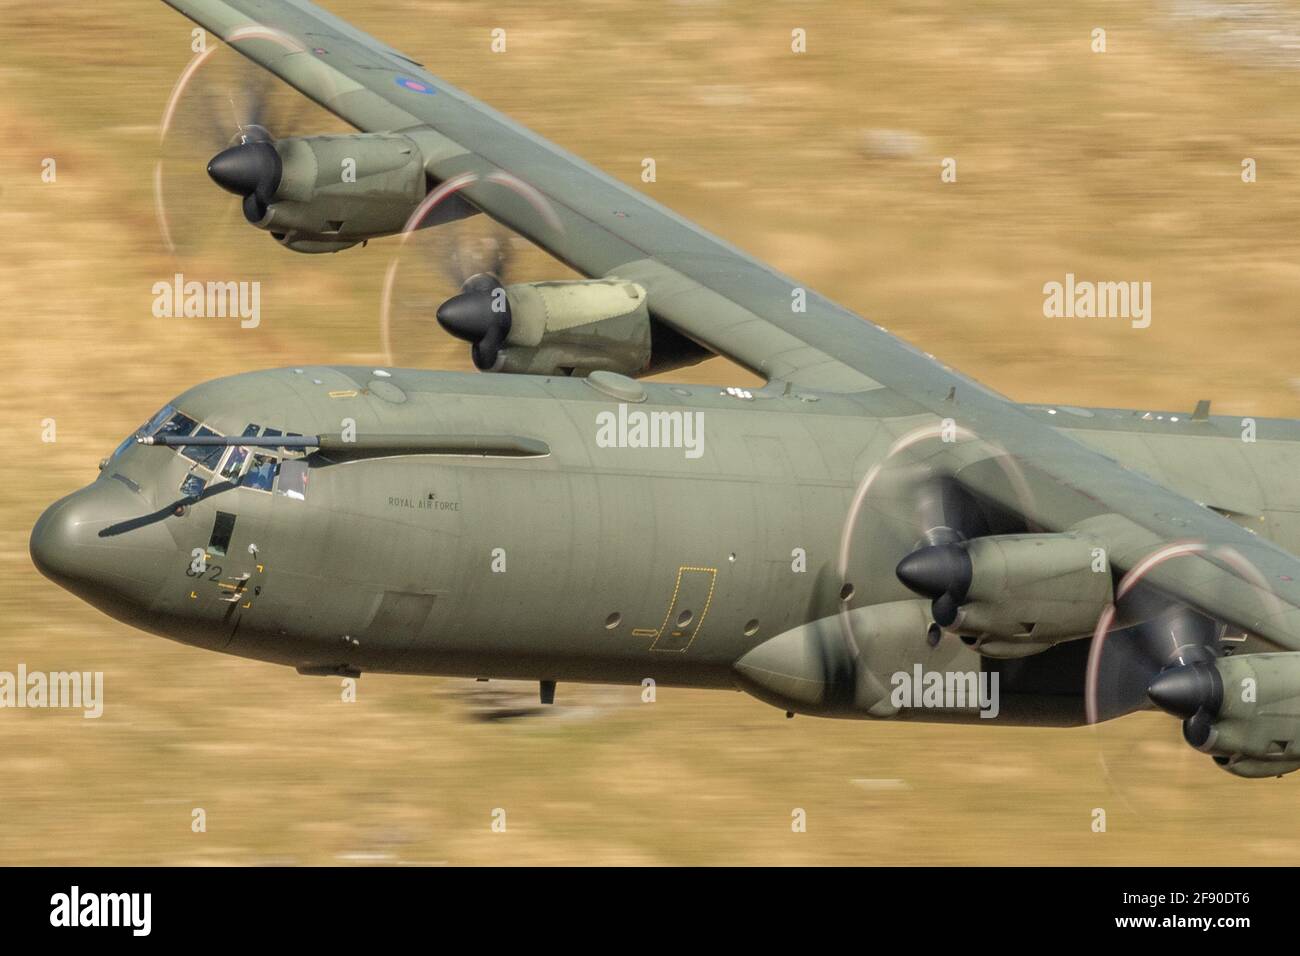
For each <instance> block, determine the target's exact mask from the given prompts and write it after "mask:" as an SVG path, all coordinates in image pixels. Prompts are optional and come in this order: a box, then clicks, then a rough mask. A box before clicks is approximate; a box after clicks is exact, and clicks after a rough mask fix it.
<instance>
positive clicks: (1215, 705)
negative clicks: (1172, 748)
mask: <svg viewBox="0 0 1300 956" xmlns="http://www.w3.org/2000/svg"><path fill="white" fill-rule="evenodd" d="M1147 693H1148V694H1149V696H1150V698H1151V700H1152V702H1153V703H1155V704H1156V706H1158V707H1160V708H1161V709H1163V710H1165V711H1168V712H1169V713H1171V714H1173V715H1175V716H1177V717H1182V718H1183V738H1184V739H1185V740H1186V741H1187V742H1188V743H1189V744H1191V745H1192V746H1193V747H1195V748H1196V749H1197V750H1199V751H1201V752H1202V753H1207V754H1210V755H1211V756H1213V757H1214V762H1215V763H1217V764H1218V765H1219V766H1220V767H1222V768H1223V769H1224V770H1226V771H1228V772H1229V773H1231V774H1235V775H1237V776H1239V777H1279V776H1281V775H1282V774H1285V773H1291V772H1292V771H1294V770H1300V652H1288V653H1279V654H1244V655H1241V656H1239V657H1221V658H1218V659H1217V660H1214V661H1204V662H1199V663H1195V664H1184V665H1180V666H1176V667H1170V668H1167V669H1165V670H1163V671H1161V672H1160V673H1159V674H1158V675H1156V677H1155V679H1154V680H1153V681H1152V682H1151V685H1150V687H1149V688H1148V691H1147Z"/></svg>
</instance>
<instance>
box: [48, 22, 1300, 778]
mask: <svg viewBox="0 0 1300 956" xmlns="http://www.w3.org/2000/svg"><path fill="white" fill-rule="evenodd" d="M168 2H169V3H170V5H171V6H173V7H175V8H176V9H177V10H179V11H180V12H181V13H183V14H184V15H185V16H187V17H189V18H191V19H192V20H194V21H195V22H197V23H198V24H200V25H201V26H202V27H204V28H206V29H207V30H208V31H209V32H211V33H213V34H215V35H217V36H219V37H221V38H222V39H223V40H224V41H225V42H226V43H227V44H228V45H229V46H230V47H232V48H233V49H235V50H237V51H238V52H239V53H241V54H243V55H244V56H245V57H247V58H249V59H251V60H252V61H253V62H254V63H256V64H259V65H260V66H262V67H264V68H265V69H266V70H269V71H270V72H271V73H272V74H274V75H275V76H277V77H279V78H280V79H281V80H283V81H284V82H285V83H287V84H289V85H290V86H292V87H294V88H296V89H297V90H298V91H300V92H301V93H303V94H305V95H306V96H307V97H309V98H310V99H312V100H314V101H315V102H316V103H318V104H320V105H321V106H323V107H325V108H326V109H327V110H329V111H331V112H332V113H334V114H336V115H337V116H338V117H340V118H341V119H343V120H344V121H346V122H347V123H348V124H350V125H351V126H352V127H354V128H355V129H356V130H357V131H358V132H356V133H353V134H347V135H330V136H307V137H298V138H282V139H278V140H277V139H275V138H273V136H272V135H271V133H270V132H268V131H267V130H265V129H262V128H257V127H250V128H248V129H246V130H245V131H244V133H243V135H242V137H241V138H240V140H239V141H238V142H236V143H235V145H233V146H232V147H230V148H229V149H227V150H225V151H223V152H221V153H220V154H219V155H217V156H215V157H213V159H212V161H211V165H210V166H209V173H210V175H211V177H212V178H213V179H214V180H215V181H216V183H217V184H218V185H220V186H221V187H223V188H225V189H227V190H229V191H231V192H234V193H236V194H237V195H238V196H240V197H241V201H242V204H243V211H244V214H245V216H246V218H247V219H248V221H249V223H250V224H251V225H252V226H254V227H256V228H258V229H261V230H264V231H266V232H269V233H270V234H271V236H272V237H273V238H274V239H275V240H276V241H278V242H279V243H281V244H282V245H284V246H286V247H288V248H289V249H292V250H295V251H299V252H304V253H311V252H332V251H338V250H342V249H346V248H348V247H350V246H355V245H357V244H359V243H364V242H366V241H368V240H370V239H376V238H379V237H382V236H386V235H394V234H398V233H401V232H403V231H404V230H406V229H408V228H410V227H411V224H412V223H414V224H415V225H419V226H425V225H429V226H430V227H431V228H439V226H438V225H437V223H439V222H446V221H447V220H450V219H453V218H456V217H461V216H470V215H478V214H483V215H486V216H487V217H489V218H490V219H492V220H495V221H497V222H498V223H501V224H503V225H504V226H506V227H508V228H510V229H512V230H514V231H515V232H517V233H518V234H520V235H522V236H523V237H525V238H526V239H527V240H529V241H531V242H532V243H534V244H536V245H537V246H540V247H541V248H542V249H544V250H546V251H547V252H549V253H550V254H551V255H553V256H554V257H555V258H556V259H557V260H559V261H560V262H563V263H565V264H567V265H568V266H570V267H572V268H573V269H574V270H576V271H577V272H578V273H579V274H581V275H583V276H586V277H587V278H586V279H583V280H573V281H563V282H560V281H557V282H537V283H520V284H514V285H502V284H501V282H500V281H499V280H498V279H497V277H496V276H494V275H491V274H482V275H477V276H474V277H473V278H471V279H470V280H469V281H468V282H467V283H466V284H465V287H464V288H463V290H462V291H461V292H460V294H458V295H457V296H455V297H454V298H452V299H450V300H448V301H447V302H446V303H444V304H443V306H442V307H441V308H440V309H438V310H437V315H436V316H429V321H431V322H432V321H435V319H436V321H437V322H439V323H440V324H441V325H442V326H443V327H444V328H445V329H446V330H447V331H449V332H450V333H451V334H453V335H455V336H458V337H460V338H462V339H465V340H467V341H468V342H469V343H470V345H471V348H472V356H473V360H474V363H475V365H476V366H477V368H478V369H480V370H481V371H482V372H484V373H487V374H477V373H468V374H462V373H452V372H437V371H422V370H413V369H404V368H369V367H350V366H348V367H302V368H283V369H275V370H271V371H259V372H250V373H248V374H243V375H237V376H234V377H231V378H225V379H220V380H217V381H212V382H207V383H205V384H202V385H198V386H196V387H195V388H192V389H190V390H189V391H187V392H185V393H184V394H182V395H180V396H178V397H176V398H175V399H173V400H172V401H171V402H170V403H168V404H167V405H166V406H165V407H163V408H162V409H161V410H160V411H159V412H158V413H157V414H156V415H155V416H154V417H153V418H152V419H150V420H149V421H148V422H147V423H146V424H145V425H143V426H142V427H141V428H140V429H139V430H138V431H137V432H136V433H135V434H133V435H131V436H128V437H127V439H126V440H125V441H123V442H122V444H121V445H120V446H119V447H118V449H117V450H116V451H115V452H114V453H113V454H112V455H111V457H109V458H108V459H106V461H105V462H104V464H103V465H102V467H101V473H100V475H99V477H98V478H97V479H96V480H95V481H94V482H92V483H91V484H90V485H88V486H87V487H85V488H82V489H81V490H79V491H76V492H74V493H73V494H71V495H69V496H68V497H66V498H63V499H62V500H60V501H58V502H56V503H55V504H53V505H52V506H51V507H50V508H49V510H47V511H46V512H45V513H44V515H42V516H41V518H40V520H39V521H38V522H37V524H36V526H35V528H34V530H33V531H32V537H31V553H32V557H33V560H34V562H35V564H36V565H37V567H38V568H39V569H40V570H41V571H42V572H43V573H44V574H46V575H47V576H48V577H50V578H51V579H53V580H54V581H56V582H58V583H59V584H61V585H62V586H64V587H66V588H68V589H69V590H70V591H72V592H73V593H75V594H77V595H79V596H81V597H83V598H84V599H86V600H87V601H89V602H91V603H93V604H95V605H96V606H97V607H99V608H101V609H103V610H104V611H106V612H107V613H109V614H111V615H113V616H114V617H117V618H119V619H121V620H123V621H126V622H128V623H130V624H132V625H134V626H137V627H139V628H143V629H145V630H148V631H151V632H154V633H156V634H160V635H163V636H166V637H169V638H172V639H175V640H178V641H182V642H184V643H187V644H193V645H195V646H198V647H203V648H208V649H211V650H216V651H223V652H225V653H229V654H237V655H241V656H245V657H250V658H255V659H259V660H264V661H272V662H276V663H280V664H286V665H290V666H292V667H295V668H297V670H298V671H299V672H301V673H304V674H317V675H321V674H329V675H358V674H361V673H363V672H365V671H377V672H385V673H403V674H426V675H460V676H466V677H487V678H492V677H500V678H517V679H527V680H535V681H538V682H539V684H540V687H541V696H542V700H543V701H544V702H549V701H550V700H552V699H553V697H554V694H555V685H556V682H557V681H591V682H626V683H630V684H638V683H643V682H645V681H649V680H652V681H656V682H658V683H661V684H664V685H675V686H689V687H705V688H718V689H736V688H739V689H743V690H745V691H747V692H749V693H750V694H752V695H754V696H755V697H757V698H759V699H760V700H763V701H766V702H768V703H770V704H773V705H775V706H776V707H778V708H780V709H782V710H784V711H786V712H787V713H788V714H795V713H798V714H814V715H821V716H828V717H856V718H899V719H920V720H940V721H953V720H970V721H973V722H981V721H984V720H985V719H987V718H992V719H991V720H988V722H989V723H998V722H1002V723H1020V724H1025V723H1029V724H1044V725H1070V724H1080V723H1084V722H1093V721H1100V720H1106V719H1110V718H1114V717H1118V716H1120V715H1123V714H1126V713H1129V712H1132V711H1134V710H1137V709H1141V708H1146V707H1151V706H1152V705H1153V704H1154V705H1155V706H1158V707H1160V708H1162V709H1164V710H1166V711H1168V712H1170V713H1172V714H1174V715H1176V716H1177V717H1180V718H1182V719H1183V734H1184V736H1185V738H1186V740H1187V742H1188V743H1189V744H1190V745H1192V746H1193V747H1195V748H1197V749H1199V750H1201V751H1203V752H1205V753H1206V754H1208V755H1210V756H1211V757H1212V758H1213V759H1214V761H1215V762H1216V763H1217V764H1218V765H1219V766H1221V767H1223V768H1224V769H1226V770H1228V771H1229V772H1231V773H1234V774H1236V775H1238V776H1242V777H1264V776H1278V775H1281V774H1285V773H1289V772H1291V771H1294V770H1296V769H1300V559H1297V557H1296V556H1295V554H1294V553H1292V552H1293V551H1300V495H1297V493H1296V488H1295V479H1294V475H1295V474H1296V473H1297V471H1298V470H1300V423H1298V422H1292V421H1280V420H1263V419H1261V420H1258V421H1255V420H1250V419H1247V420H1244V421H1243V420H1240V419H1235V418H1234V419H1229V418H1224V417H1219V416H1212V415H1210V414H1209V405H1208V402H1202V403H1200V404H1199V405H1198V406H1197V408H1196V409H1195V411H1193V412H1192V413H1190V414H1187V413H1179V412H1172V413H1171V412H1156V411H1145V410H1136V411H1126V410H1113V409H1091V408H1077V407H1053V406H1026V405H1020V404H1017V403H1015V402H1013V401H1011V400H1009V399H1007V398H1005V397H1003V396H1001V395H999V394H997V393H995V392H993V391H991V390H990V389H988V388H986V387H984V386H982V385H980V384H978V383H977V382H974V381H972V380H971V379H969V378H966V377H965V376H963V375H961V374H960V373H958V372H956V371H954V370H952V369H950V368H947V367H946V366H944V365H942V364H941V363H939V362H937V361H935V360H934V359H933V358H931V357H929V356H928V355H926V354H924V353H922V352H920V351H918V350H917V349H915V348H913V347H911V346H909V345H907V344H905V343H903V342H901V341H899V340H898V339H896V338H894V337H892V336H891V335H889V334H888V333H887V332H886V331H885V330H884V329H882V328H880V327H879V326H876V325H874V324H872V323H871V322H869V321H866V320H864V319H862V318H860V317H859V316H857V315H854V314H852V313H850V312H848V311H847V310H845V309H843V308H841V307H840V306H837V305H836V304H834V303H833V302H830V301H828V300H826V299H825V298H823V297H821V296H819V295H817V294H816V293H815V292H813V291H811V290H807V289H805V288H803V287H802V286H800V285H798V284H797V283H796V282H794V281H793V280H791V279H788V278H786V277H784V276H782V275H780V274H778V273H776V272H775V271H773V270H772V269H770V268H768V267H767V266H765V265H763V264H762V263H760V262H757V261H755V260H754V259H753V258H751V257H750V256H748V255H746V254H745V253H744V252H742V251H740V250H739V249H736V248H735V247H733V246H731V245H728V244H727V243H726V242H724V241H722V240H720V239H718V238H716V237H714V236H711V235H709V234H707V233H706V232H704V231H702V230H701V229H699V228H697V227H695V226H694V225H692V224H691V223H689V222H687V221H686V220H684V219H682V218H681V217H679V216H676V215H674V214H673V213H672V212H670V211H669V210H667V209H665V208H663V207H662V206H660V205H658V204H656V203H655V202H654V201H652V200H650V199H648V198H646V197H645V196H643V195H641V194H639V193H638V192H636V191H634V190H633V189H630V188H628V187H626V186H624V185H622V184H620V183H619V182H616V181H615V180H613V179H611V178H610V177H608V176H606V175H604V174H602V173H600V172H598V171H597V170H595V169H593V168H592V167H590V166H588V165H587V164H585V163H584V162H582V161H581V160H579V159H577V158H576V157H574V156H572V155H569V154H568V153H566V152H564V151H563V150H561V149H559V148H557V147H556V146H554V145H552V144H551V143H549V142H546V141H545V140H543V139H541V138H540V137H538V136H537V135H535V134H533V133H531V132H530V131H529V130H527V129H525V128H523V127H521V126H520V125H518V124H517V123H514V122H512V121H511V120H510V119H508V118H507V117H505V116H503V115H501V114H500V113H497V112H495V111H494V110H492V109H490V108H489V107H488V106H486V105H484V104H483V103H480V102H478V101H476V100H475V99H473V98H472V97H470V96H468V95H467V94H465V93H464V92H462V91H460V90H458V89H456V88H454V87H452V86H450V85H448V84H447V83H445V82H443V81H442V80H440V79H439V78H438V77H436V76H434V75H433V74H432V73H430V72H429V71H427V70H426V69H425V68H424V66H422V65H421V64H419V63H417V62H416V61H414V60H413V59H411V58H410V57H408V56H406V55H404V54H402V53H399V52H398V51H397V50H395V49H393V48H392V47H389V46H387V45H386V44H384V43H382V42H380V41H378V40H375V39H373V38H371V37H369V36H366V35H365V34H363V33H361V32H359V31H358V30H356V29H354V28H353V27H352V26H350V25H348V24H347V23H344V22H342V21H341V20H339V19H338V18H336V17H334V16H332V15H331V14H329V13H327V12H326V11H324V10H322V9H320V8H318V7H316V6H313V5H312V4H310V3H307V2H305V0H168ZM349 163H350V164H351V171H352V175H346V176H345V175H340V169H345V168H347V167H348V165H349ZM233 201H234V200H232V202H233ZM715 354H716V355H720V356H725V357H726V358H728V359H730V360H732V361H734V362H736V363H738V364H739V365H741V366H743V367H745V368H748V369H750V370H752V371H754V372H756V373H758V374H759V375H760V376H762V378H763V379H764V380H765V382H766V384H765V385H764V386H763V387H761V388H756V389H748V388H739V387H724V386H718V387H703V386H698V385H689V386H687V385H677V384H669V383H664V382H660V381H655V382H647V381H638V378H639V377H642V376H645V375H647V374H650V373H661V372H665V371H671V370H673V369H677V368H681V367H683V366H686V365H690V364H693V363H696V362H698V361H700V360H702V359H703V358H706V357H708V356H711V355H715Z"/></svg>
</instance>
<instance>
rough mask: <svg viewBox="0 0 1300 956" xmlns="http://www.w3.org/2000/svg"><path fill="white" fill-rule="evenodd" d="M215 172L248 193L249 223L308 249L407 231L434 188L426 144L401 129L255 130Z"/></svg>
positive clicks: (219, 160) (213, 165)
mask: <svg viewBox="0 0 1300 956" xmlns="http://www.w3.org/2000/svg"><path fill="white" fill-rule="evenodd" d="M208 175H209V176H211V177H212V179H213V181H214V182H216V183H217V185H219V186H220V187H221V188H222V189H225V190H227V191H228V192H232V193H234V194H235V195H237V196H241V197H243V210H244V218H245V219H247V220H248V222H250V223H251V224H252V225H254V226H256V227H257V228H258V229H264V230H266V231H267V232H270V233H271V235H272V236H273V237H274V238H275V239H276V240H277V241H279V242H280V243H281V244H282V245H284V246H286V247H287V248H289V249H292V250H294V251H295V252H309V253H310V252H337V251H338V250H340V249H346V248H348V247H349V246H353V245H356V244H357V243H359V242H364V241H365V240H367V239H373V238H376V237H378V236H388V235H393V234H394V233H398V232H401V231H402V229H403V228H404V227H405V225H406V223H407V220H408V219H409V217H410V216H411V214H412V213H413V212H414V211H415V209H416V207H418V206H419V204H420V201H421V200H422V199H423V198H424V196H425V192H426V190H427V188H428V182H427V179H426V177H425V173H424V157H423V155H422V154H421V153H420V150H419V147H418V146H416V144H415V142H414V141H413V140H411V139H409V138H408V137H406V136H402V135H400V134H397V133H355V134H348V135H337V136H305V137H297V138H285V139H279V140H276V139H272V138H271V136H270V134H269V133H266V132H265V131H263V130H258V129H253V130H250V131H249V132H248V134H247V135H246V136H245V137H244V140H243V142H241V143H239V144H238V145H235V146H232V147H230V148H229V149H226V150H223V151H222V152H220V153H218V154H217V155H216V156H214V157H213V158H212V161H211V162H210V163H209V164H208ZM453 207H455V208H457V209H461V208H462V207H463V204H447V208H448V209H451V208H453ZM469 213H470V210H469V209H468V208H467V207H465V208H464V214H465V215H468V214H469ZM443 216H444V219H445V218H446V214H445V212H444V213H443ZM430 224H431V223H422V225H430Z"/></svg>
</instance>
